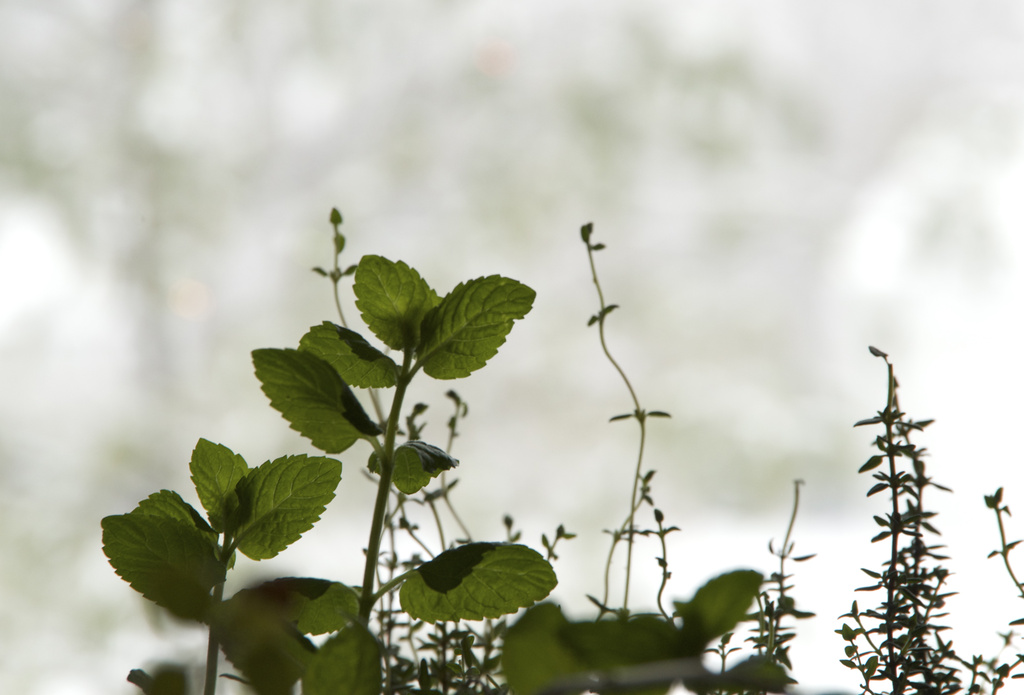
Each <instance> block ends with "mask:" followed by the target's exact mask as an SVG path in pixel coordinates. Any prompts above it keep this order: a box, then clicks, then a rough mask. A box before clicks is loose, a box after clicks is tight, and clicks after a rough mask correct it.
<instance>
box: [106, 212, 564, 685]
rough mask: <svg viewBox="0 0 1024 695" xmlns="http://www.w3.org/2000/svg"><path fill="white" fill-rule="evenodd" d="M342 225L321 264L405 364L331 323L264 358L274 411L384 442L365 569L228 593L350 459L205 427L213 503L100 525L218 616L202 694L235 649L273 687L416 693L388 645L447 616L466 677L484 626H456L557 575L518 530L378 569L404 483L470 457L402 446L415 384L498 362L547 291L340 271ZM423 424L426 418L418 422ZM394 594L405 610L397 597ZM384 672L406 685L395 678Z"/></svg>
mask: <svg viewBox="0 0 1024 695" xmlns="http://www.w3.org/2000/svg"><path fill="white" fill-rule="evenodd" d="M331 222H332V225H333V226H334V247H335V266H334V269H333V270H332V271H331V272H329V273H328V272H326V271H323V270H322V269H321V270H320V271H319V272H320V273H321V274H325V275H327V276H329V277H330V278H331V279H332V280H333V281H334V283H335V288H336V291H337V284H338V282H339V281H340V279H341V278H342V277H344V276H346V275H349V274H350V275H352V276H353V279H354V282H353V288H352V289H353V292H354V294H355V296H356V307H357V308H358V309H359V311H360V314H361V316H362V319H363V321H364V323H365V324H366V326H367V328H368V329H369V331H370V332H371V333H372V334H373V336H375V337H376V339H377V340H379V341H380V343H381V344H382V345H383V346H384V348H386V349H389V350H391V351H394V353H395V354H396V355H398V356H399V359H398V360H397V361H396V360H393V359H392V358H391V357H390V356H389V355H388V354H386V353H385V352H384V351H382V350H381V349H379V348H378V347H376V346H374V345H373V344H371V343H370V342H369V341H368V340H367V339H366V338H364V337H363V336H362V335H361V334H359V333H357V332H355V331H353V330H351V329H349V328H347V327H345V326H341V325H336V324H333V323H330V322H324V323H322V324H321V325H319V326H313V327H312V328H311V329H310V330H309V331H308V332H307V333H306V335H304V336H303V337H302V339H301V340H300V341H299V344H298V347H297V349H291V348H285V349H278V348H266V349H259V350H255V351H253V353H252V358H253V364H254V367H255V372H256V377H257V378H258V379H259V381H260V383H261V385H262V388H263V392H264V393H265V394H266V395H267V397H268V398H269V400H270V404H271V406H272V407H273V408H275V409H276V410H278V411H279V412H280V413H281V414H282V416H283V417H284V418H285V420H286V421H287V422H288V423H289V424H290V425H291V427H292V428H293V429H295V430H296V431H298V432H299V433H300V434H302V435H303V436H304V437H306V438H307V439H308V440H309V441H310V443H311V444H312V445H313V446H314V447H316V448H317V449H319V450H321V451H322V452H324V453H325V454H334V455H336V454H341V453H343V452H345V451H347V450H348V449H349V448H350V447H352V446H353V445H354V444H356V443H357V442H360V441H362V442H366V443H368V444H369V446H370V447H371V449H372V453H371V455H370V458H369V462H368V469H369V472H370V474H371V475H372V476H374V477H375V479H376V482H377V493H376V496H375V501H374V508H373V514H372V517H371V519H370V528H369V537H368V539H367V545H366V555H365V559H364V562H363V563H362V564H363V573H362V576H361V578H360V579H358V580H357V581H356V582H353V583H345V582H339V581H333V580H326V579H313V578H282V579H278V580H274V581H270V582H264V583H262V584H260V585H258V586H256V587H250V588H246V589H242V590H241V591H238V592H237V593H235V594H234V595H233V596H231V597H230V598H228V599H225V598H224V592H225V581H226V579H227V577H228V573H229V571H230V570H231V569H232V568H233V566H234V564H235V561H236V557H237V553H241V554H242V555H245V556H246V557H248V558H250V559H252V560H263V559H267V558H271V557H274V556H275V555H277V554H278V553H280V552H282V551H283V550H285V549H286V548H287V547H288V546H289V545H291V544H292V543H294V542H295V541H297V540H298V539H299V538H300V537H301V536H302V534H303V533H305V532H307V531H309V530H310V529H311V528H312V526H313V525H314V524H315V523H316V521H317V520H319V518H320V515H321V514H322V512H323V511H324V508H325V506H326V505H327V503H328V502H330V500H331V499H332V498H333V497H334V491H335V489H336V487H337V486H338V484H339V483H340V480H341V473H342V464H341V462H340V461H338V460H336V459H334V458H329V457H325V456H307V455H305V454H299V455H295V456H286V457H283V458H280V459H277V460H274V461H269V462H267V463H264V464H262V465H260V466H257V467H250V466H249V465H248V464H247V463H246V462H245V461H244V460H243V459H242V457H240V456H238V455H237V454H235V453H234V452H232V451H231V450H230V449H228V448H227V447H225V446H223V445H220V444H214V443H211V442H208V441H206V440H200V441H199V443H198V444H197V445H196V448H195V450H194V451H193V454H192V461H191V470H192V480H193V482H194V483H195V488H196V494H197V496H198V498H199V501H200V503H201V505H202V507H203V509H204V510H205V512H206V514H205V516H204V515H203V514H201V513H200V512H199V511H197V510H196V509H195V508H194V507H192V506H191V505H190V504H188V503H187V502H185V501H184V500H183V498H182V497H181V496H180V495H178V494H177V493H175V492H172V491H168V490H161V491H160V492H157V493H155V494H153V495H151V496H150V497H149V498H147V499H146V500H143V501H142V502H140V503H139V505H138V507H136V508H135V509H134V510H132V511H131V512H129V513H127V514H122V515H117V516H109V517H106V518H105V519H103V522H102V527H103V549H104V552H105V553H106V555H107V557H108V558H109V560H110V563H111V565H112V566H113V568H114V570H115V571H116V572H117V573H118V574H119V575H120V576H121V577H122V578H123V579H125V581H127V582H128V583H129V584H130V585H131V586H132V588H133V589H135V590H136V591H138V592H139V593H141V594H142V595H143V596H144V597H145V598H147V599H149V600H150V601H152V602H154V603H156V604H157V605H159V606H161V607H163V608H166V609H168V610H169V611H171V612H172V613H174V614H175V615H177V616H179V617H181V618H184V619H186V620H191V621H196V622H199V623H202V624H205V625H206V626H208V629H209V649H208V653H207V660H206V669H205V678H204V687H203V692H204V695H212V694H213V693H214V692H215V689H216V684H217V675H218V658H219V653H220V652H221V651H223V653H224V654H225V655H226V657H227V659H228V660H229V661H230V662H231V663H232V664H233V665H234V667H235V668H236V669H237V670H238V671H239V673H240V675H239V676H235V677H236V678H238V679H240V680H243V681H245V682H247V683H248V684H249V685H250V686H251V687H252V689H253V690H254V691H256V692H257V693H261V694H264V693H265V694H268V695H272V694H277V693H290V692H291V691H292V689H293V687H294V685H295V684H296V683H297V682H300V681H301V684H302V690H303V692H304V693H308V694H310V695H319V694H321V693H338V692H344V693H365V694H367V695H369V694H371V693H373V694H376V693H379V692H381V690H382V689H383V688H385V687H387V690H388V691H389V692H391V691H393V690H397V689H399V687H401V688H406V687H407V686H408V680H409V678H410V677H411V674H410V673H408V669H407V668H406V669H405V670H402V668H404V667H407V666H408V665H409V664H408V663H406V662H401V661H397V660H396V654H395V652H394V650H393V649H392V647H393V646H394V643H393V641H392V639H391V633H392V632H393V631H394V630H395V628H396V627H398V626H399V622H398V621H399V620H403V621H405V622H404V623H402V626H404V627H406V628H407V629H408V630H409V631H410V632H413V631H415V630H417V629H419V627H420V625H421V624H423V623H427V624H429V623H433V624H435V625H441V626H442V627H440V628H438V632H436V633H435V634H433V635H431V636H430V637H428V638H427V639H426V640H425V644H427V645H429V646H431V647H433V648H434V651H435V652H437V653H440V654H446V653H449V651H451V652H457V653H458V654H459V657H460V658H461V660H462V668H463V671H464V672H465V671H467V670H471V669H472V668H473V667H474V662H473V659H474V657H473V656H472V646H473V641H474V640H473V638H472V637H473V635H472V633H469V632H465V631H463V632H462V633H459V632H458V631H457V630H456V631H449V629H448V628H447V627H445V626H444V624H445V623H448V622H457V621H463V620H474V621H480V620H486V619H496V618H500V617H501V616H503V615H506V614H509V613H514V612H515V611H517V610H518V609H520V608H522V607H526V606H530V605H532V604H533V603H534V602H536V601H538V600H540V599H543V598H544V597H545V596H547V595H548V594H549V593H550V592H551V590H552V589H553V588H554V586H555V584H556V578H555V574H554V571H553V570H552V568H551V565H550V564H549V563H548V561H547V560H545V559H544V557H542V556H541V555H540V554H539V553H537V552H536V551H534V550H532V549H530V548H529V547H527V546H525V545H521V544H516V543H505V542H493V543H488V542H467V543H463V544H459V545H454V544H453V545H451V546H450V547H444V548H442V549H441V550H442V551H441V552H440V553H438V554H437V555H435V556H434V557H432V558H431V559H429V560H426V561H421V560H419V559H418V558H414V559H412V560H410V561H408V562H398V561H396V559H395V558H394V557H393V556H392V557H390V558H385V559H384V562H385V563H386V564H387V565H388V567H390V568H391V570H392V574H389V578H388V579H387V580H386V581H380V579H379V578H378V571H379V568H380V563H381V562H382V542H383V541H384V538H385V535H386V533H385V532H386V531H388V532H391V531H393V528H392V526H393V524H394V523H396V522H397V523H398V524H399V525H400V526H401V525H402V520H403V519H405V517H404V516H403V515H401V508H402V504H404V501H405V499H406V497H405V496H409V495H414V494H417V493H420V492H421V491H422V490H423V489H424V488H425V487H426V486H427V485H428V484H430V483H431V482H432V481H434V480H435V479H436V478H437V477H438V476H439V475H441V474H443V473H444V472H445V471H449V470H452V469H453V468H455V466H457V465H458V461H457V460H456V459H454V458H453V457H451V456H450V455H449V454H448V453H447V452H446V451H445V450H444V449H442V448H440V447H437V446H435V445H433V444H430V443H427V442H425V441H422V440H419V439H407V440H405V441H400V439H399V437H400V435H401V434H402V429H401V424H402V422H403V408H404V400H405V395H406V392H407V389H408V387H409V384H410V383H411V381H412V380H413V378H414V377H415V376H416V375H417V374H419V373H420V372H423V373H424V374H426V375H427V376H430V377H432V378H434V379H444V380H448V379H458V378H463V377H466V376H469V375H470V374H472V373H473V372H475V371H477V370H479V369H480V368H482V367H483V366H485V365H486V363H487V362H488V360H490V359H491V358H492V357H494V355H495V354H496V353H497V351H498V348H499V347H500V346H501V345H502V344H503V343H504V342H505V338H506V336H507V335H508V333H509V332H510V330H511V329H512V325H513V323H514V322H515V321H516V320H518V319H521V318H523V317H524V316H525V315H526V314H527V313H528V312H529V311H530V309H531V307H532V305H533V300H534V296H535V293H534V292H533V290H532V289H530V288H529V287H527V286H525V285H523V284H522V283H519V282H517V281H515V280H511V279H508V278H504V277H501V276H497V275H492V276H488V277H481V278H476V279H473V280H469V281H467V282H464V283H462V284H460V285H458V286H457V287H456V288H455V289H453V290H452V291H451V292H449V293H448V294H446V295H445V296H443V297H442V296H440V295H439V294H438V293H437V292H435V291H434V289H432V288H431V287H430V286H429V285H428V284H427V282H426V281H425V280H424V279H423V278H422V277H421V276H420V274H419V273H418V272H417V271H416V270H414V269H413V268H410V267H409V266H408V265H406V264H405V263H403V262H401V261H390V260H388V259H385V258H382V257H380V256H373V255H368V256H365V257H363V258H362V259H361V260H360V262H359V263H358V264H357V265H356V266H355V267H354V269H351V268H350V269H348V270H347V271H341V269H340V266H339V265H338V262H337V259H338V257H339V256H340V255H341V253H342V251H343V249H344V236H343V235H342V234H341V233H340V231H339V229H338V227H339V225H340V224H341V216H340V214H338V212H337V211H336V210H335V211H332V214H331ZM339 315H340V303H339ZM341 319H342V321H343V322H344V317H343V316H341ZM355 389H361V390H363V391H364V392H369V393H371V394H372V395H371V401H372V402H373V403H374V404H375V410H376V411H377V413H378V418H377V419H374V418H372V417H371V416H369V415H368V414H367V413H366V411H365V410H364V408H363V406H362V403H361V401H360V399H359V397H358V396H357V394H356V391H355ZM371 389H372V390H373V391H369V390H371ZM381 389H390V390H391V405H390V408H389V410H388V413H387V415H386V416H383V417H380V416H379V415H380V413H381V410H380V409H379V406H378V405H377V403H378V398H379V396H378V394H377V391H378V390H381ZM457 403H458V401H457ZM413 410H414V414H415V411H416V408H414V409H413ZM464 413H465V411H464V410H463V413H462V414H464ZM413 420H414V415H412V416H410V419H409V420H407V422H409V423H411V422H413ZM409 429H410V431H411V430H413V427H411V426H410V427H409ZM452 434H453V435H454V427H453V428H452ZM448 489H450V487H445V486H442V489H441V492H439V493H434V495H433V497H432V499H435V500H436V499H437V498H438V497H440V498H441V499H445V498H446V495H447V490H448ZM395 500H397V503H395ZM396 515H397V518H396ZM350 581H351V580H350ZM396 591H397V592H398V595H399V601H400V604H401V613H402V614H404V617H401V618H399V617H398V611H396V609H395V608H394V605H393V602H391V597H392V595H393V593H394V592H396ZM385 599H386V600H387V601H388V603H387V605H386V606H385V607H384V608H380V604H381V602H382V600H385ZM375 609H378V611H379V612H378V614H377V618H378V622H377V624H374V621H373V620H372V618H373V617H374V611H375ZM324 634H329V635H330V637H329V638H328V639H327V640H326V641H324V642H323V643H322V644H319V645H318V644H316V643H315V642H314V641H313V640H311V639H310V636H313V635H324ZM453 639H454V640H455V643H454V644H457V645H458V646H453V642H452V640H453ZM489 641H490V640H489ZM488 648H492V646H491V645H490V644H489V645H488ZM385 661H389V662H394V663H389V664H385V663H384V662H385ZM391 666H394V668H392V667H391ZM434 666H435V667H440V668H443V669H444V670H445V672H444V674H441V675H442V676H444V678H436V676H437V675H438V674H437V673H431V668H430V663H429V662H428V661H427V660H426V659H422V660H421V661H420V668H419V669H418V673H417V674H416V676H417V677H418V679H419V681H420V683H421V685H422V687H423V689H424V690H430V685H429V684H428V683H429V682H431V681H432V680H439V681H440V680H444V679H445V678H446V677H447V674H448V672H449V670H450V668H451V664H450V662H447V660H446V659H444V658H442V659H441V661H437V660H435V661H434ZM489 666H490V667H491V668H492V669H493V658H492V659H491V662H490V664H489ZM478 670H479V669H478ZM386 678H387V679H388V680H392V681H395V680H396V679H397V681H396V682H391V683H387V684H385V679H386ZM130 680H132V682H134V683H136V684H137V685H139V686H140V687H142V689H143V690H144V691H145V692H147V693H151V692H152V693H155V692H157V690H158V686H159V688H163V687H166V682H167V681H166V679H165V680H164V681H158V679H157V678H156V677H152V676H150V675H149V674H147V673H145V672H142V671H135V672H133V673H132V675H131V677H130ZM175 682H176V681H175ZM175 687H176V686H175ZM182 688H184V686H182ZM445 691H446V692H447V688H446V689H445ZM161 692H163V691H162V690H161ZM182 692H184V690H182Z"/></svg>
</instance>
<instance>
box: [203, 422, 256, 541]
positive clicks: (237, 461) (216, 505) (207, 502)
mask: <svg viewBox="0 0 1024 695" xmlns="http://www.w3.org/2000/svg"><path fill="white" fill-rule="evenodd" d="M189 469H190V470H191V471H192V482H193V483H194V484H195V486H196V494H197V495H199V501H200V502H202V503H203V508H204V509H206V513H207V515H208V516H209V517H210V525H211V526H212V527H213V530H214V531H217V532H218V533H223V531H224V517H225V515H226V514H227V513H228V512H230V511H231V510H232V509H233V508H234V507H237V506H238V497H237V496H236V495H235V486H236V485H238V481H239V480H241V479H242V478H244V477H245V474H246V473H248V472H249V465H248V464H247V463H246V462H245V459H243V458H242V457H241V456H239V455H238V454H236V453H235V452H233V451H231V449H229V448H227V447H226V446H224V445H223V444H214V443H213V442H210V441H207V440H206V439H200V440H199V441H198V442H197V443H196V448H195V449H193V450H192V462H191V463H190V464H189Z"/></svg>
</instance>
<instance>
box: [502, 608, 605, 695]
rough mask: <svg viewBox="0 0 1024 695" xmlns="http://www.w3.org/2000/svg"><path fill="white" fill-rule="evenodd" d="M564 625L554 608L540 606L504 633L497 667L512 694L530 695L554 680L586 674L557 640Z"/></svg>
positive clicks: (562, 618)
mask: <svg viewBox="0 0 1024 695" xmlns="http://www.w3.org/2000/svg"><path fill="white" fill-rule="evenodd" d="M568 625H569V621H568V620H566V618H565V616H564V615H563V614H562V610H561V609H560V608H559V607H558V606H556V605H555V604H553V603H542V604H540V605H538V606H534V607H533V608H531V609H529V610H528V611H526V613H524V614H523V617H522V618H520V619H519V620H517V621H516V623H515V624H514V625H512V627H510V628H509V629H508V634H507V635H506V636H505V645H504V649H503V651H502V657H501V664H502V668H503V670H504V671H505V677H506V678H508V684H509V686H511V688H512V690H513V691H514V692H516V693H518V694H519V695H534V693H537V692H539V691H540V690H542V689H543V688H544V687H545V686H546V685H548V684H549V683H550V682H551V681H553V680H555V679H556V678H561V677H563V676H567V675H569V674H573V673H578V672H580V671H584V670H586V668H587V664H586V663H584V662H583V661H581V659H580V657H579V656H578V655H577V654H575V653H574V652H573V651H572V650H571V649H569V647H568V645H566V644H565V642H564V641H563V640H562V638H561V633H562V631H563V630H564V629H565V628H566V627H567V626H568Z"/></svg>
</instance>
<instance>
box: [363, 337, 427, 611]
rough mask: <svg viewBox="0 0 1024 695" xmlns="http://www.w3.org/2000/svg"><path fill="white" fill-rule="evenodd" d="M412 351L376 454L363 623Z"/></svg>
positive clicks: (370, 605)
mask: <svg viewBox="0 0 1024 695" xmlns="http://www.w3.org/2000/svg"><path fill="white" fill-rule="evenodd" d="M412 358H413V353H412V350H407V351H406V352H405V358H404V359H403V361H402V371H401V374H400V375H399V377H398V380H397V383H396V384H395V397H394V400H393V401H392V402H391V414H390V415H389V416H388V420H387V428H386V429H385V432H384V446H383V451H382V453H381V454H380V456H379V457H378V459H379V461H380V480H379V481H378V483H377V501H376V503H375V505H374V508H373V522H372V523H371V525H370V538H369V541H368V542H367V544H366V566H365V568H364V570H363V587H362V596H361V597H360V599H359V617H360V619H362V620H363V622H364V623H368V622H369V621H370V613H371V612H372V611H373V604H374V603H375V600H376V599H375V597H374V592H373V585H374V580H375V579H376V569H377V556H378V554H379V553H380V542H381V537H382V536H383V530H384V517H385V516H386V515H387V511H388V499H389V497H390V494H391V476H392V474H393V473H394V469H395V438H396V436H397V435H398V422H399V420H400V418H401V416H402V401H403V399H404V398H405V392H406V389H408V388H409V382H410V381H412V376H413V372H414V371H415V370H413V369H412Z"/></svg>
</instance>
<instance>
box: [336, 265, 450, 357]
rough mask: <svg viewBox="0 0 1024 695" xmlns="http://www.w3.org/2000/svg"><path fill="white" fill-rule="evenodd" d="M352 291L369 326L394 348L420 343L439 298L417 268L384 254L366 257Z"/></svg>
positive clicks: (402, 348)
mask: <svg viewBox="0 0 1024 695" xmlns="http://www.w3.org/2000/svg"><path fill="white" fill-rule="evenodd" d="M352 292H353V293H354V294H355V295H356V308H357V309H359V311H360V312H361V313H362V316H363V322H364V323H365V324H366V326H367V328H369V329H370V330H371V331H373V334H374V335H375V336H377V337H378V338H380V341H381V342H382V343H384V344H385V345H387V346H388V347H389V348H391V349H393V350H406V349H408V348H413V347H415V346H416V345H417V344H418V343H419V341H420V324H421V323H422V322H423V317H424V316H425V315H426V313H427V312H428V311H429V310H430V309H432V308H433V307H434V306H436V305H437V303H438V301H439V299H438V296H437V293H436V292H434V290H432V289H430V286H429V285H428V284H427V283H426V281H425V280H424V279H423V278H421V277H420V274H419V273H417V272H416V271H415V270H414V269H413V268H410V267H409V266H408V265H406V264H405V263H403V262H402V261H397V262H395V261H389V260H388V259H386V258H383V257H381V256H363V258H362V259H361V260H360V261H359V266H358V267H357V268H356V276H355V281H354V283H353V285H352Z"/></svg>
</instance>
